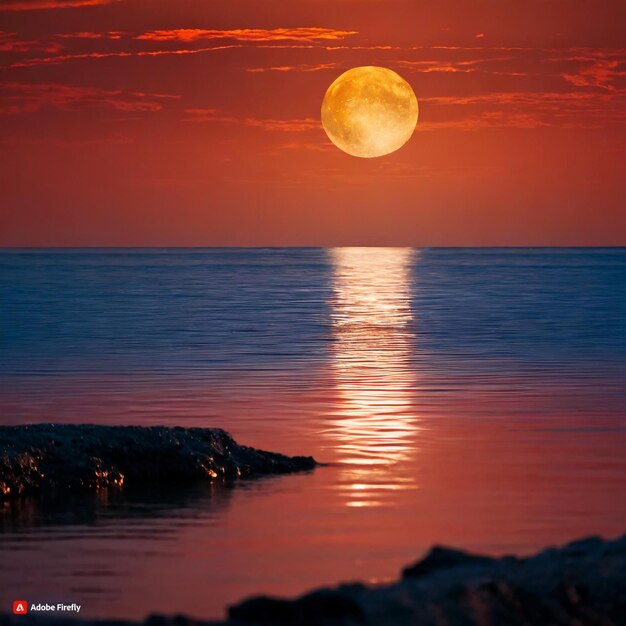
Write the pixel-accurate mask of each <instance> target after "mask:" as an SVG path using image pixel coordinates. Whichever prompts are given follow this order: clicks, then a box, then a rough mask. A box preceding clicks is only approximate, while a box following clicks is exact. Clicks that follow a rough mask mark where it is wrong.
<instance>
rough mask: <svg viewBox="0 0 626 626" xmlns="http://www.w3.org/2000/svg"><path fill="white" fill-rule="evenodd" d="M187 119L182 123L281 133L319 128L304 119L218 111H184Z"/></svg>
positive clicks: (311, 120) (318, 124)
mask: <svg viewBox="0 0 626 626" xmlns="http://www.w3.org/2000/svg"><path fill="white" fill-rule="evenodd" d="M185 114H186V115H187V117H185V118H183V121H184V122H205V123H206V122H210V123H220V122H221V123H226V124H239V125H241V126H249V127H252V128H262V129H263V130H270V131H281V132H289V133H294V132H303V131H309V130H316V129H318V128H320V127H321V123H320V121H319V120H316V119H311V118H305V119H293V120H278V119H263V118H256V117H236V116H231V115H225V114H224V113H223V111H220V110H219V109H185Z"/></svg>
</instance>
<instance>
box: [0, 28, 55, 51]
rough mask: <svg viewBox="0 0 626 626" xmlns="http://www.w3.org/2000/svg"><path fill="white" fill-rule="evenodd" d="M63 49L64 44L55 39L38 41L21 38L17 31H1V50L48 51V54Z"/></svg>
mask: <svg viewBox="0 0 626 626" xmlns="http://www.w3.org/2000/svg"><path fill="white" fill-rule="evenodd" d="M61 50H62V46H61V45H60V44H59V43H56V42H54V41H50V42H47V41H38V40H26V39H19V38H18V37H17V34H16V33H7V32H2V31H0V52H9V53H21V54H24V53H28V52H34V51H35V52H46V53H47V54H57V53H59V52H60V51H61Z"/></svg>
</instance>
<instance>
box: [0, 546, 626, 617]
mask: <svg viewBox="0 0 626 626" xmlns="http://www.w3.org/2000/svg"><path fill="white" fill-rule="evenodd" d="M625 618H626V535H625V536H623V537H621V538H620V539H616V540H613V541H606V540H603V539H600V538H598V537H590V538H586V539H581V540H579V541H575V542H573V543H570V544H568V545H566V546H563V547H561V548H548V549H546V550H543V551H542V552H539V553H538V554H536V555H535V556H532V557H527V558H518V557H514V556H507V557H502V558H493V557H489V556H483V555H472V554H468V553H466V552H462V551H459V550H454V549H451V548H444V547H435V548H433V549H432V550H431V551H430V552H429V553H428V555H427V556H426V557H425V558H423V559H421V560H420V561H418V562H417V563H415V564H414V565H411V566H409V567H407V568H406V569H404V571H403V572H402V575H401V578H400V579H399V580H398V581H397V582H394V583H392V584H390V585H385V586H378V587H371V586H367V585H363V584H360V583H354V584H346V585H340V586H338V587H334V588H326V589H319V590H316V591H313V592H311V593H308V594H305V595H303V596H301V597H299V598H296V599H295V600H285V599H279V598H270V597H258V598H252V599H249V600H246V601H244V602H242V603H241V604H238V605H236V606H233V607H231V608H230V609H229V618H228V621H226V622H219V623H218V622H208V621H201V620H196V619H192V618H188V617H184V616H176V617H163V616H151V617H149V618H148V619H146V620H145V621H144V622H142V623H141V624H142V626H357V625H365V626H624V624H625V623H626V622H625ZM25 622H28V623H30V624H32V625H35V626H36V625H37V624H39V623H41V624H47V625H50V626H54V625H56V626H66V625H67V626H69V625H73V626H113V625H115V626H140V624H139V623H135V622H126V621H123V620H106V621H77V620H74V619H69V618H45V617H44V616H42V615H36V614H33V613H31V614H30V615H29V616H28V617H27V618H25V617H15V616H12V615H5V616H2V623H3V624H7V626H20V625H21V624H24V623H25Z"/></svg>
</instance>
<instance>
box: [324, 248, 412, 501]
mask: <svg viewBox="0 0 626 626" xmlns="http://www.w3.org/2000/svg"><path fill="white" fill-rule="evenodd" d="M415 254H416V252H415V251H413V250H411V249H405V248H377V249H365V248H337V249H334V250H332V251H331V255H332V262H333V267H334V278H333V298H332V314H331V318H332V325H333V336H334V339H335V341H334V343H333V347H332V360H331V370H332V375H333V378H334V381H335V384H336V387H337V391H338V402H337V410H336V412H335V414H334V416H333V419H332V423H331V425H330V428H329V431H328V435H329V437H330V438H332V440H333V441H334V445H335V446H336V449H337V453H338V456H339V460H340V462H341V463H342V464H345V466H346V468H345V469H344V471H343V477H344V484H343V488H344V489H345V492H346V500H347V502H346V504H347V505H348V506H354V507H359V506H379V505H380V504H381V501H380V500H379V499H378V498H377V497H376V496H377V494H379V493H380V492H381V491H382V492H384V491H388V490H397V489H414V488H416V483H415V480H414V479H410V478H406V479H404V480H402V479H400V477H397V476H396V477H394V479H393V480H392V479H391V478H390V477H389V476H386V474H385V471H384V469H385V467H388V466H390V465H394V464H397V463H400V462H402V461H404V460H406V459H407V458H408V457H409V456H410V455H411V454H412V453H413V451H414V449H415V441H414V440H415V435H416V433H417V431H418V430H419V426H418V418H417V415H416V414H415V413H414V411H413V410H412V397H413V386H414V372H413V371H412V370H411V368H410V359H411V340H412V323H413V314H412V312H411V305H410V272H411V262H412V259H413V257H414V255H415ZM377 470H378V471H377Z"/></svg>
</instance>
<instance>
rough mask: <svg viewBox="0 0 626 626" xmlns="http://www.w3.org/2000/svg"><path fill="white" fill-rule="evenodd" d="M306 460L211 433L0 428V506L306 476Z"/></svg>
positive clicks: (118, 428) (311, 462)
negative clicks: (67, 495) (74, 494)
mask: <svg viewBox="0 0 626 626" xmlns="http://www.w3.org/2000/svg"><path fill="white" fill-rule="evenodd" d="M316 465H317V463H316V461H315V460H314V459H313V458H312V457H303V456H296V457H289V456H285V455H283V454H277V453H274V452H265V451H263V450H256V449H255V448H250V447H248V446H242V445H239V444H238V443H237V442H236V441H235V440H234V439H233V438H232V437H231V436H230V435H229V434H228V433H226V432H225V431H223V430H220V429H217V428H180V427H174V428H169V427H165V426H155V427H141V426H99V425H98V426H96V425H90V424H79V425H74V424H34V425H27V426H1V427H0V500H2V499H4V500H11V499H15V498H19V497H21V496H30V495H35V496H36V495H38V494H41V493H44V492H50V491H59V490H72V491H97V490H100V489H105V488H115V489H122V488H124V487H125V486H142V485H144V486H147V485H155V484H159V485H160V484H163V485H165V484H175V483H178V484H180V483H184V484H191V483H194V482H202V481H211V480H216V479H223V480H231V479H239V478H253V477H256V476H263V475H268V474H286V473H291V472H301V471H306V470H311V469H313V468H314V467H316Z"/></svg>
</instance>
